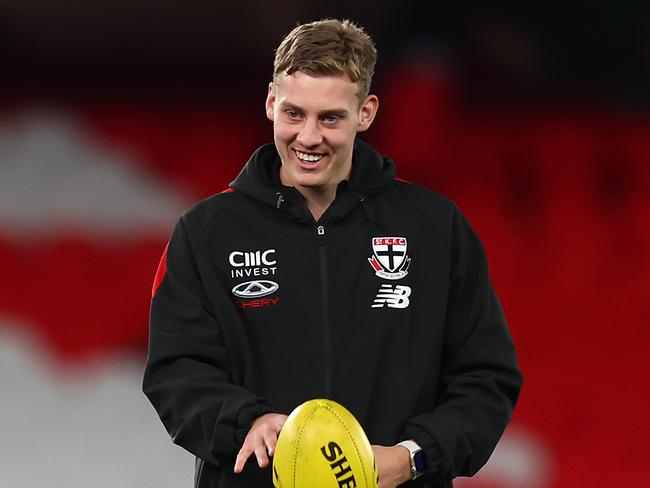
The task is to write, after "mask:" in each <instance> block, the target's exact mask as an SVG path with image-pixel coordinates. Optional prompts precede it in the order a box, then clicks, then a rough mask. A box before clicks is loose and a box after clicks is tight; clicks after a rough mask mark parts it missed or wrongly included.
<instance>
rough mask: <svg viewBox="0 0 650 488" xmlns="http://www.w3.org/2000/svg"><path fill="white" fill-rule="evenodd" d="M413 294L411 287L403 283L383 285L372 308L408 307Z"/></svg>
mask: <svg viewBox="0 0 650 488" xmlns="http://www.w3.org/2000/svg"><path fill="white" fill-rule="evenodd" d="M410 296H411V287H410V286H403V285H395V287H393V285H381V287H380V288H379V291H378V292H377V296H376V297H375V301H374V302H373V304H372V305H371V307H372V308H380V307H390V308H406V307H408V306H409V303H411V302H410V301H409V297H410Z"/></svg>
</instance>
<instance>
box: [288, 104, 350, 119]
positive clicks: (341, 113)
mask: <svg viewBox="0 0 650 488" xmlns="http://www.w3.org/2000/svg"><path fill="white" fill-rule="evenodd" d="M280 108H282V109H291V110H295V111H296V112H303V113H304V112H306V110H305V109H304V108H302V107H299V106H298V105H294V104H293V103H289V102H282V103H281V104H280ZM328 114H334V115H339V116H341V117H345V116H346V115H348V111H347V110H346V109H344V108H331V109H327V110H323V111H321V112H319V113H318V115H319V116H323V115H328Z"/></svg>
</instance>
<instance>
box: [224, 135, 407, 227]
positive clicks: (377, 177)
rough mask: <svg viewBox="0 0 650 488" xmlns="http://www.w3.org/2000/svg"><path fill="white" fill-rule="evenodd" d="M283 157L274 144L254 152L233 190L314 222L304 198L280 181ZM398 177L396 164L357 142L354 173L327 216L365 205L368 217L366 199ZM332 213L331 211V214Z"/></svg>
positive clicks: (344, 183) (340, 184)
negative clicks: (396, 175) (281, 159)
mask: <svg viewBox="0 0 650 488" xmlns="http://www.w3.org/2000/svg"><path fill="white" fill-rule="evenodd" d="M281 164H282V163H281V161H280V156H279V155H278V153H277V150H276V148H275V145H273V144H265V145H264V146H262V147H260V148H259V149H258V150H257V151H255V152H254V153H253V155H252V156H251V157H250V159H249V160H248V162H247V163H246V165H245V166H244V168H243V169H242V170H241V172H240V173H239V175H238V176H237V178H236V179H235V180H234V181H233V182H232V183H230V187H231V188H234V189H235V190H238V191H241V192H242V193H245V194H246V195H248V196H250V197H252V198H254V199H256V200H259V201H261V202H263V203H265V204H267V205H270V206H273V207H276V208H278V209H282V210H284V211H286V212H288V213H289V214H290V216H291V217H293V218H295V219H298V220H307V221H311V220H312V219H311V214H309V212H308V210H307V208H306V205H305V203H304V199H303V197H302V195H301V194H300V193H299V192H298V191H297V190H296V189H295V188H293V187H288V186H284V185H282V183H281V182H280V166H281ZM394 178H395V165H394V164H393V162H392V161H391V160H390V159H388V158H386V157H382V156H381V155H380V154H379V153H378V152H377V151H376V150H375V149H374V148H373V147H372V146H370V145H369V144H367V143H365V142H363V141H361V140H360V139H356V140H355V143H354V150H353V153H352V171H351V173H350V179H349V181H342V182H341V183H339V186H338V188H337V191H336V200H335V202H334V204H333V205H336V209H329V210H328V212H327V213H328V214H331V215H336V216H338V217H342V216H343V215H344V214H346V213H348V212H349V211H351V210H352V209H353V208H355V207H356V206H357V205H362V206H363V208H365V209H366V212H367V214H368V215H369V216H371V215H372V212H371V211H370V210H369V209H368V205H367V200H368V199H369V198H372V196H373V195H375V194H376V193H377V192H378V191H379V190H380V189H381V188H382V187H384V186H386V185H387V184H389V183H390V182H392V181H393V180H394ZM330 210H332V212H330Z"/></svg>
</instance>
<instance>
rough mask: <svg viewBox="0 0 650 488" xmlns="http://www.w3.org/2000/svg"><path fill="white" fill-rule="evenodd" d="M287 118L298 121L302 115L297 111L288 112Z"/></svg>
mask: <svg viewBox="0 0 650 488" xmlns="http://www.w3.org/2000/svg"><path fill="white" fill-rule="evenodd" d="M287 117H289V118H290V119H297V118H298V117H300V114H299V113H298V112H296V111H295V110H287Z"/></svg>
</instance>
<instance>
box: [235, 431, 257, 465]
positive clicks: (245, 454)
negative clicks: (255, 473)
mask: <svg viewBox="0 0 650 488" xmlns="http://www.w3.org/2000/svg"><path fill="white" fill-rule="evenodd" d="M247 440H248V439H247ZM252 453H253V450H252V449H251V448H250V446H249V445H248V444H247V443H246V441H244V445H243V446H242V448H241V449H240V450H239V452H238V453H237V459H235V468H234V471H235V473H241V471H242V469H244V465H245V464H246V461H247V460H248V458H249V457H250V456H251V454H252Z"/></svg>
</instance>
